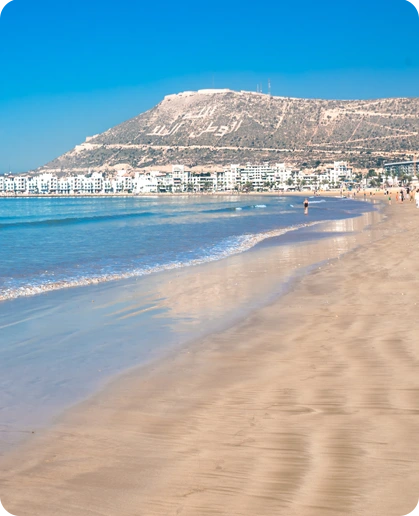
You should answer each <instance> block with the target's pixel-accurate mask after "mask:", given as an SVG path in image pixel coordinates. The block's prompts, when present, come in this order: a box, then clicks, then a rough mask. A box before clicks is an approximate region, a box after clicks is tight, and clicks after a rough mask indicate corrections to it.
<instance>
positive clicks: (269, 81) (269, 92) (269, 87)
mask: <svg viewBox="0 0 419 516" xmlns="http://www.w3.org/2000/svg"><path fill="white" fill-rule="evenodd" d="M268 95H269V96H271V80H270V79H268Z"/></svg>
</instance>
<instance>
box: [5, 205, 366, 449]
mask: <svg viewBox="0 0 419 516" xmlns="http://www.w3.org/2000/svg"><path fill="white" fill-rule="evenodd" d="M302 201H303V198H297V197H293V198H284V197H267V196H263V197H262V196H243V197H237V196H236V197H202V198H201V197H200V198H197V197H170V198H169V197H168V198H107V199H102V198H93V199H92V198H85V199H83V198H80V199H77V198H76V199H70V198H62V199H55V198H53V199H49V198H41V199H37V198H33V199H0V299H2V301H0V455H1V454H2V453H4V452H5V451H7V450H9V449H10V448H11V447H12V446H15V445H16V444H18V443H19V442H21V440H22V439H24V438H25V437H26V436H27V435H31V432H32V431H33V430H34V429H36V430H37V429H38V428H42V427H44V426H45V425H47V424H49V423H50V422H51V421H52V420H53V418H54V417H56V416H57V415H59V414H60V413H61V412H62V411H63V409H64V408H66V407H69V406H71V405H72V404H74V403H76V402H78V401H80V400H82V399H84V398H85V397H86V396H89V395H90V394H91V393H92V392H94V391H95V390H97V389H98V388H100V387H101V386H102V385H104V383H105V382H106V381H107V380H109V379H110V378H112V377H113V376H114V375H115V374H118V373H120V372H123V371H125V370H126V369H127V368H130V367H133V366H136V365H138V364H142V363H145V362H147V361H149V360H150V359H152V358H153V357H158V356H160V353H161V352H166V350H169V349H175V348H176V346H184V345H185V343H187V342H189V341H191V340H194V339H196V338H199V337H200V336H202V335H204V334H207V333H210V332H213V331H218V330H220V329H222V328H223V327H227V326H228V325H231V324H232V322H233V321H234V320H237V319H240V318H242V317H244V316H246V314H249V313H251V312H252V310H254V309H255V307H257V306H258V303H263V302H265V301H264V299H262V298H264V296H265V297H266V296H272V295H278V293H279V292H280V289H281V288H282V283H281V281H282V279H284V278H287V277H288V276H289V274H290V270H289V264H290V263H294V262H293V260H292V257H291V255H292V251H291V250H292V249H295V250H296V253H297V256H301V254H300V251H298V250H297V249H296V245H297V246H298V244H299V242H302V241H304V239H305V240H312V239H314V240H317V239H319V238H324V237H325V236H330V235H328V234H323V233H322V231H321V229H320V228H321V226H317V225H316V224H317V223H318V222H320V221H325V220H339V219H347V218H352V217H354V216H356V215H358V214H361V213H363V212H367V211H371V209H372V205H371V204H370V203H364V202H358V201H353V200H347V199H338V198H336V199H335V198H333V199H331V198H327V199H326V198H325V199H322V198H313V199H310V201H311V205H310V210H309V215H308V216H304V214H303V210H302ZM373 215H374V214H369V215H368V214H367V215H366V217H367V218H370V217H373ZM345 224H346V223H345ZM348 224H349V225H351V221H348ZM335 225H336V226H337V227H339V226H340V225H341V224H340V223H335ZM311 226H312V227H311ZM272 236H279V238H278V239H271V240H266V239H267V237H272ZM263 240H266V243H275V245H279V243H280V242H279V241H281V242H282V245H284V244H285V245H284V247H281V249H280V250H278V252H275V253H274V257H273V259H274V263H275V267H276V270H277V273H276V276H275V277H273V276H272V277H271V276H270V275H268V276H266V277H265V278H264V277H263V274H261V275H260V276H258V277H257V278H256V279H255V278H254V277H253V276H252V268H253V267H256V264H257V262H258V260H262V268H261V271H262V272H263V269H264V268H265V267H266V262H265V261H264V260H265V259H267V255H264V254H263V253H262V255H263V257H264V258H261V256H262V255H260V253H258V252H255V253H243V251H246V250H248V249H250V248H252V247H254V246H255V245H256V244H257V243H258V242H262V241H263ZM334 245H335V244H334ZM336 245H337V247H339V242H338V243H337V244H336ZM342 252H344V249H343V250H342ZM332 254H333V253H332ZM233 255H235V256H233ZM252 256H253V258H251V257H252ZM227 257H231V258H230V259H229V260H225V261H220V262H219V263H216V261H217V260H221V259H222V258H227ZM324 257H325V258H328V257H329V252H328V251H327V244H326V242H325V252H324ZM206 262H214V263H212V264H206ZM282 262H283V265H282V266H281V265H280V264H281V263H282ZM299 262H300V258H298V260H297V262H296V264H295V265H297V266H299V265H300V263H299ZM306 262H307V263H311V262H310V257H309V256H308V257H307V259H306ZM197 264H204V265H202V266H200V267H197V268H196V269H194V270H195V273H194V274H190V273H191V272H193V270H192V268H191V267H188V266H192V265H197ZM250 264H252V265H250ZM278 267H282V269H283V271H282V276H281V274H280V272H279V269H278ZM171 269H174V270H171ZM215 269H216V270H217V272H215ZM282 269H281V270H282ZM220 270H221V271H222V274H221V275H220ZM293 270H295V269H293ZM248 271H249V275H248ZM152 273H153V274H152ZM243 275H245V276H246V277H247V276H249V277H248V278H247V280H246V281H245V279H244V277H243ZM123 278H127V279H123ZM208 278H210V280H209V283H208ZM252 278H253V279H252ZM281 278H282V279H281ZM117 279H122V281H107V280H117ZM206 280H207V283H205V281H206ZM213 281H214V282H215V283H213ZM249 281H250V282H249ZM253 281H256V283H257V286H256V287H255V286H254V283H252V282H253ZM217 282H218V283H217ZM85 285H90V286H87V287H86V286H85ZM174 285H177V287H176V288H177V289H178V290H172V289H173V288H174ZM69 287H73V288H69ZM202 288H204V292H205V293H206V294H203V295H201V297H205V299H207V298H208V299H207V302H206V303H203V305H202V306H199V304H197V303H198V301H199V299H200V297H199V295H198V296H197V293H198V294H199V293H200V292H201V290H202ZM205 289H206V290H205ZM278 289H279V290H278ZM185 292H186V294H185ZM190 293H191V296H192V299H191V300H190V297H189V294H190ZM229 293H230V294H229ZM194 296H195V297H194ZM259 298H260V299H259ZM201 301H202V299H201ZM191 303H194V304H193V306H191Z"/></svg>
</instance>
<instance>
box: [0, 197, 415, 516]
mask: <svg viewBox="0 0 419 516" xmlns="http://www.w3.org/2000/svg"><path fill="white" fill-rule="evenodd" d="M384 214H385V219H383V220H381V221H380V222H377V223H375V224H372V225H371V226H367V227H366V228H364V229H363V231H362V233H361V232H355V233H348V235H345V234H344V232H345V226H344V222H346V224H348V223H349V221H339V224H337V225H336V226H335V228H334V231H336V232H337V231H338V230H339V227H340V230H341V231H340V232H339V234H337V235H336V238H329V239H326V240H324V241H322V240H319V241H316V242H315V243H313V245H312V247H310V246H306V247H304V246H302V247H299V248H298V249H299V250H300V256H298V253H297V255H295V256H293V257H292V259H290V261H289V263H288V265H289V264H291V263H292V264H293V266H294V267H295V268H296V269H297V268H298V270H300V271H303V272H304V273H303V274H298V275H297V277H293V278H292V282H291V283H288V285H287V287H286V288H282V289H281V290H279V291H276V295H275V296H273V295H272V291H271V290H269V289H268V285H269V284H270V283H273V282H275V278H276V276H275V274H277V273H278V271H277V270H276V267H277V265H275V260H274V259H272V257H273V256H274V253H275V252H276V251H277V250H278V248H277V247H275V246H271V247H269V246H266V248H265V249H264V250H263V253H262V254H260V255H257V253H256V252H255V253H254V255H253V258H252V259H253V260H254V262H252V267H249V266H248V265H249V262H246V264H242V265H241V266H240V264H239V263H238V262H236V266H237V269H236V272H235V276H234V278H235V283H236V285H235V284H234V282H233V283H231V284H229V288H228V289H225V290H223V291H222V289H218V290H217V289H215V288H214V285H219V284H220V281H219V280H220V277H221V278H222V277H223V276H222V275H223V274H224V278H225V281H224V283H228V278H229V277H230V274H229V273H230V272H231V270H232V269H228V270H226V269H225V268H223V266H221V265H220V264H222V261H220V262H218V264H206V265H205V267H213V268H212V269H211V270H212V273H213V274H214V276H213V277H212V280H211V281H204V280H203V279H202V278H201V279H199V274H197V273H195V276H193V274H194V273H190V274H192V276H189V277H183V278H182V277H181V275H180V276H179V278H180V279H178V281H177V282H176V281H173V282H172V283H167V284H165V288H166V292H165V297H166V298H167V297H170V295H171V296H172V299H178V309H179V311H180V312H182V313H185V312H187V310H188V309H189V308H190V307H193V309H192V311H200V313H205V312H207V313H212V316H213V317H214V320H217V319H218V318H219V317H220V313H221V312H220V313H218V312H217V311H214V312H210V309H211V304H212V303H211V301H213V304H215V300H216V299H217V298H219V299H218V302H219V303H220V304H221V305H222V303H225V304H226V305H227V304H228V303H231V301H232V300H233V299H234V293H236V294H237V292H236V289H237V283H241V282H243V284H244V285H245V287H243V290H242V291H241V293H242V294H243V293H244V292H246V293H247V294H246V295H247V296H248V298H249V299H250V300H251V299H253V297H257V295H259V296H261V295H262V293H263V296H264V299H265V300H267V299H268V297H269V296H268V293H269V295H270V296H271V297H272V299H270V300H269V302H266V303H265V304H263V306H257V303H254V305H251V303H249V304H248V305H247V306H248V308H249V309H248V310H247V312H246V314H245V316H244V317H242V318H241V319H240V318H239V316H237V319H238V320H237V322H236V323H235V324H233V325H232V326H229V327H222V325H220V326H219V328H217V331H216V332H215V333H214V332H211V331H209V330H208V331H206V332H205V333H206V334H205V335H203V336H202V337H200V338H198V339H196V340H193V341H191V342H190V343H189V344H188V345H186V346H183V347H181V348H180V349H177V350H176V351H173V352H172V353H169V354H168V355H167V356H165V357H164V358H162V359H159V360H154V361H152V362H150V363H148V364H145V365H144V366H142V367H140V368H134V369H133V370H131V371H129V372H128V373H126V374H124V375H122V376H120V377H118V378H116V379H115V380H114V381H112V382H111V383H110V384H108V385H107V386H106V387H105V388H104V389H103V390H102V391H101V392H99V393H98V394H95V395H94V396H92V397H89V398H87V399H86V400H84V401H82V402H81V403H79V404H77V405H76V406H74V407H73V408H71V409H70V410H69V411H67V412H66V413H65V414H64V415H63V416H62V417H61V418H60V419H59V420H58V421H57V422H56V424H54V425H53V426H52V427H51V428H48V429H47V430H45V431H41V432H39V433H38V432H37V433H36V434H35V435H34V436H33V438H31V439H29V440H28V441H27V442H26V443H25V444H23V445H22V446H20V447H19V448H18V449H16V450H14V451H12V452H11V453H9V454H5V455H4V456H3V457H1V459H0V499H1V501H2V504H3V506H4V507H5V508H6V509H7V510H8V511H9V512H11V513H12V514H15V515H17V516H25V515H28V516H29V515H31V516H33V515H39V516H41V515H42V516H49V515H51V516H52V515H54V516H56V515H60V516H75V515H79V514H83V515H86V516H89V515H92V516H93V515H96V516H97V515H103V516H105V515H106V516H115V515H118V516H133V515H140V514H141V515H142V514H144V515H147V516H149V515H150V516H157V515H159V516H160V515H162V516H163V515H165V516H166V515H182V516H192V515H194V516H195V515H204V514H208V515H213V514H220V515H229V516H230V515H240V516H245V515H246V516H255V515H259V516H262V515H278V514H281V515H282V514H283V515H287V516H289V515H296V516H297V515H298V516H317V515H319V516H320V515H324V514H349V515H364V514H365V515H371V514H377V515H378V514H379V515H385V516H393V515H394V516H398V515H404V514H407V513H409V512H410V511H412V510H413V508H414V507H415V505H416V504H417V500H418V498H419V468H418V466H417V464H418V461H419V439H418V437H417V436H418V434H419V432H418V431H419V421H418V415H419V406H418V403H419V376H418V360H419V344H418V342H417V338H415V335H416V331H415V325H416V320H417V317H418V306H419V296H418V294H417V280H416V279H415V271H416V267H415V266H416V263H417V262H418V260H419V246H418V245H417V239H418V235H419V230H418V220H419V210H417V209H416V208H415V207H414V205H413V203H405V204H403V205H400V204H397V205H394V204H393V206H386V207H385V210H384ZM350 220H352V219H350ZM324 242H334V246H332V245H331V244H330V246H331V247H330V249H328V250H327V252H326V253H325V252H324V248H325V244H324ZM322 246H323V251H322V252H323V254H322V252H321V251H320V250H321V249H322ZM332 248H333V251H332ZM301 253H303V256H301ZM311 253H314V256H315V259H314V258H313V256H307V255H310V254H311ZM316 253H318V254H316ZM245 254H249V255H251V253H245ZM262 258H263V259H262ZM299 258H300V259H299ZM303 258H305V261H304V259H303ZM309 258H310V259H309ZM232 259H233V258H229V260H232ZM234 259H235V260H238V258H234ZM249 259H250V258H249ZM299 262H301V263H299ZM313 263H317V266H316V267H315V268H313V267H311V268H310V264H313ZM291 269H292V267H291V268H289V269H288V271H289V270H291ZM227 271H228V274H227ZM216 275H218V276H217V278H218V279H217V278H216ZM188 278H189V279H188ZM193 278H195V283H194V282H193V281H192V280H193ZM244 278H245V279H244ZM287 278H289V275H288V276H287ZM284 279H285V276H284V277H283V278H281V281H278V283H277V284H278V288H279V285H284V283H283V280H284ZM188 281H189V282H190V283H187V282H188ZM185 282H186V283H187V284H188V286H189V288H188V289H186V293H185V291H183V292H184V293H183V295H182V289H181V288H180V287H181V285H185ZM168 285H170V288H171V289H172V290H171V292H169V293H168V291H167V289H169V286H168ZM257 288H259V289H260V290H259V291H257V290H256V289H257ZM220 292H223V294H221V293H220ZM229 296H230V297H229ZM263 296H262V297H263ZM250 308H251V310H250ZM214 327H216V325H214Z"/></svg>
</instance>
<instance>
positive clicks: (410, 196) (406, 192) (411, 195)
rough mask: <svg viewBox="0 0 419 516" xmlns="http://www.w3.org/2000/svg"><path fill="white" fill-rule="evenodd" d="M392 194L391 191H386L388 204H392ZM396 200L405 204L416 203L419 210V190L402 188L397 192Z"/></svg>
mask: <svg viewBox="0 0 419 516" xmlns="http://www.w3.org/2000/svg"><path fill="white" fill-rule="evenodd" d="M392 194H393V192H391V191H390V190H387V191H386V195H387V196H388V203H389V204H391V201H392ZM395 200H396V202H397V203H404V202H405V201H409V202H415V203H416V208H419V188H416V187H415V188H410V187H408V186H407V187H406V188H401V189H400V190H397V191H396V192H395Z"/></svg>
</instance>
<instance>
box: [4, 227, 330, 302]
mask: <svg viewBox="0 0 419 516" xmlns="http://www.w3.org/2000/svg"><path fill="white" fill-rule="evenodd" d="M324 222H327V221H324V220H320V221H313V222H308V223H304V224H296V225H294V226H289V227H287V228H281V229H276V230H272V231H267V232H264V233H258V234H250V235H243V236H239V237H232V238H228V239H226V240H224V241H222V242H219V243H218V244H216V245H214V246H212V247H211V248H209V249H208V250H203V256H201V257H200V258H194V259H190V260H187V261H172V262H169V263H165V264H159V265H155V266H148V267H147V266H146V267H142V268H135V267H134V268H132V269H131V270H127V271H125V272H117V273H98V274H94V275H91V276H87V275H84V276H80V277H70V278H65V279H62V280H58V281H57V280H56V279H55V278H54V279H53V278H52V279H43V280H41V281H38V282H36V283H35V284H27V285H21V286H16V287H10V288H3V289H1V290H0V301H6V300H10V299H16V298H18V297H28V296H34V295H37V294H44V293H46V292H51V291H54V290H61V289H64V288H71V287H81V286H88V285H95V284H99V283H104V282H107V281H115V280H122V279H129V278H135V277H141V276H146V275H149V274H153V273H157V272H162V271H166V270H172V269H180V268H183V267H191V266H195V265H201V264H203V263H208V262H214V261H218V260H222V259H223V258H227V257H229V256H233V255H235V254H239V253H243V252H245V251H248V250H249V249H251V248H252V247H254V246H255V245H257V244H258V243H260V242H262V241H263V240H265V239H267V238H273V237H278V236H281V235H284V234H286V233H288V232H290V231H296V230H298V229H302V228H306V227H309V226H314V225H317V224H322V223H324Z"/></svg>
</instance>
